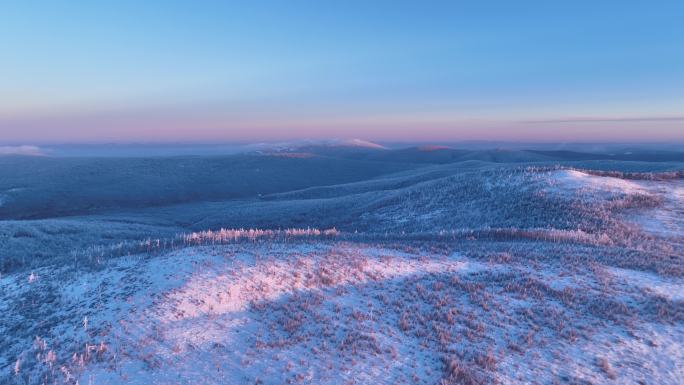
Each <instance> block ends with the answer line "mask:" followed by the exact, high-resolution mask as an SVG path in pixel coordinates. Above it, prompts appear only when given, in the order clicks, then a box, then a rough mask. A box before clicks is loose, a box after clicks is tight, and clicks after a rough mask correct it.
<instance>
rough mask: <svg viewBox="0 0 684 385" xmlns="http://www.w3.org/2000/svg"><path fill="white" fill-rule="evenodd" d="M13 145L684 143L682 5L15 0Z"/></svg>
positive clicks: (9, 83)
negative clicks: (332, 140)
mask: <svg viewBox="0 0 684 385" xmlns="http://www.w3.org/2000/svg"><path fill="white" fill-rule="evenodd" d="M0 13H1V14H2V15H3V22H2V23H0V47H2V50H1V51H0V142H8V143H50V142H110V141H121V142H131V141H145V142H155V141H159V142H167V141H193V142H203V141H225V142H230V141H246V140H247V141H248V140H269V139H271V140H281V139H293V138H304V137H306V138H313V137H347V138H351V137H363V138H366V139H375V140H411V141H420V140H424V141H430V140H472V139H483V140H521V141H530V140H532V141H535V140H538V141H670V140H679V139H681V140H683V141H684V23H683V22H682V20H684V2H682V1H573V2H556V1H515V2H514V1H477V2H475V1H469V2H466V1H450V2H439V1H436V2H417V1H413V2H403V1H339V2H326V1H269V2H257V1H253V2H242V3H238V2H229V1H135V2H133V1H117V2H105V1H88V2H86V1H63V2H62V1H43V2H34V1H7V2H3V3H2V4H0Z"/></svg>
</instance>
